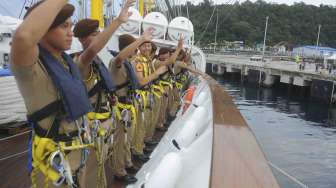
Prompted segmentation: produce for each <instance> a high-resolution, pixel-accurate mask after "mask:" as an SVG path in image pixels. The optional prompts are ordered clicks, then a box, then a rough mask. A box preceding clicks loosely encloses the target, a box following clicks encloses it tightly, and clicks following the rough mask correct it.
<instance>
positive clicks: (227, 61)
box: [206, 54, 336, 103]
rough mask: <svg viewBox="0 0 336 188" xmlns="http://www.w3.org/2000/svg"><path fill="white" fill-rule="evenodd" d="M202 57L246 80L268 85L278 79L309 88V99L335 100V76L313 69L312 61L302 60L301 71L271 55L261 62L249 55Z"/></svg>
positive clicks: (297, 66)
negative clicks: (304, 63) (274, 58)
mask: <svg viewBox="0 0 336 188" xmlns="http://www.w3.org/2000/svg"><path fill="white" fill-rule="evenodd" d="M206 58H207V63H208V64H211V65H212V66H214V65H217V66H218V65H220V66H219V67H221V68H222V67H225V70H226V71H225V73H232V72H240V74H241V77H242V78H241V80H245V79H244V77H246V78H247V81H248V83H255V84H258V85H260V86H264V87H271V86H272V85H273V84H274V83H275V81H276V80H277V79H279V80H280V82H281V83H285V84H288V85H294V86H298V87H310V88H311V89H310V92H311V96H312V98H313V99H317V100H319V101H323V102H328V103H333V102H335V99H336V94H335V89H334V87H335V83H336V75H332V74H329V73H328V72H327V71H326V70H322V71H321V70H320V71H318V72H316V70H315V64H308V63H306V65H305V70H299V65H298V64H297V63H295V62H290V61H279V60H277V61H272V60H271V58H266V59H265V60H266V61H265V62H262V61H251V59H250V58H251V56H236V55H217V54H207V55H206ZM217 72H218V73H221V71H218V70H217ZM213 73H215V74H217V73H216V72H213ZM325 88H327V89H325ZM321 92H322V93H321Z"/></svg>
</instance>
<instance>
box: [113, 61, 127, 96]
mask: <svg viewBox="0 0 336 188" xmlns="http://www.w3.org/2000/svg"><path fill="white" fill-rule="evenodd" d="M109 70H110V74H111V76H112V80H113V81H114V83H115V84H116V85H121V84H124V83H126V82H127V81H128V80H129V78H128V74H127V69H126V68H125V65H124V63H121V64H120V65H117V64H116V63H115V62H114V59H112V60H111V61H110V64H109ZM128 89H129V88H128V87H123V88H121V89H119V90H118V91H116V95H117V96H118V97H124V96H127V94H128Z"/></svg>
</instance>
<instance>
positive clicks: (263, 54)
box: [262, 16, 269, 60]
mask: <svg viewBox="0 0 336 188" xmlns="http://www.w3.org/2000/svg"><path fill="white" fill-rule="evenodd" d="M268 19H269V17H268V16H266V24H265V34H264V46H263V52H262V60H264V56H265V47H266V36H267V26H268Z"/></svg>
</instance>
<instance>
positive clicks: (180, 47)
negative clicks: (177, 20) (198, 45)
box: [177, 34, 184, 50]
mask: <svg viewBox="0 0 336 188" xmlns="http://www.w3.org/2000/svg"><path fill="white" fill-rule="evenodd" d="M183 42H184V41H183V35H182V34H181V35H180V38H179V40H178V43H177V48H178V49H180V50H182V48H183Z"/></svg>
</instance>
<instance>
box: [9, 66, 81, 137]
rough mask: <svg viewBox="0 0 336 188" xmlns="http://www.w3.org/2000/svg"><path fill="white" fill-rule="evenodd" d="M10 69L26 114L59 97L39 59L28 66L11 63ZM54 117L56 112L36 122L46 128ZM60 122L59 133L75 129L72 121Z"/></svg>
mask: <svg viewBox="0 0 336 188" xmlns="http://www.w3.org/2000/svg"><path fill="white" fill-rule="evenodd" d="M11 70H12V73H13V75H14V76H15V79H16V82H17V85H18V88H19V90H20V92H21V94H22V96H23V99H24V102H25V105H26V108H27V112H28V114H32V113H34V112H36V111H38V110H40V109H42V108H43V107H45V106H46V105H48V104H50V103H51V102H54V101H56V100H58V99H59V98H60V96H59V94H58V92H57V90H56V88H55V86H54V84H53V83H52V80H51V78H50V77H49V76H48V73H47V70H46V69H45V68H44V66H43V64H42V63H41V62H40V61H37V62H36V63H34V64H33V65H30V66H20V65H15V64H11ZM55 117H56V113H55V114H54V115H51V116H49V117H47V118H45V119H43V120H41V121H40V122H38V124H39V125H40V126H41V127H42V128H43V129H45V130H48V129H49V128H50V127H51V125H52V123H53V122H54V120H55ZM60 124H61V126H60V130H59V133H60V134H63V133H69V132H71V131H74V130H77V127H76V125H75V123H74V122H70V123H69V122H67V121H66V120H63V121H61V122H60Z"/></svg>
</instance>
